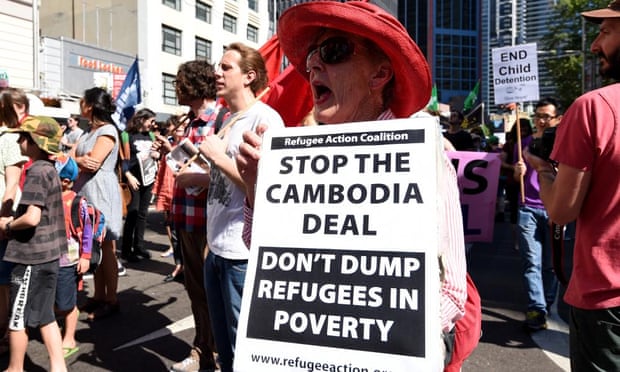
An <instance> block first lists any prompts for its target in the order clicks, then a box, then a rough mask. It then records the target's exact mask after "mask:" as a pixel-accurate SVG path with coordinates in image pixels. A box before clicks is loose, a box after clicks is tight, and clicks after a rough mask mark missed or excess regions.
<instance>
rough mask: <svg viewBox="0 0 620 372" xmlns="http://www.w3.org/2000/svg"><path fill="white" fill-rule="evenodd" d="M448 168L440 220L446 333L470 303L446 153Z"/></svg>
mask: <svg viewBox="0 0 620 372" xmlns="http://www.w3.org/2000/svg"><path fill="white" fill-rule="evenodd" d="M442 155H443V156H442V157H443V159H442V160H441V161H442V164H443V167H444V168H445V172H446V177H445V178H444V182H443V185H441V186H440V190H441V189H443V192H442V194H441V195H440V196H439V197H440V199H441V203H440V204H439V218H440V221H444V223H443V224H441V225H440V226H443V230H442V231H441V232H440V233H441V235H440V244H439V252H438V253H439V255H440V256H441V257H442V261H443V266H444V281H443V282H442V283H441V296H440V312H441V327H442V330H443V331H446V332H448V331H450V330H451V329H452V327H454V324H455V322H456V321H457V320H459V319H460V318H462V317H463V316H464V315H465V302H466V301H467V278H466V274H467V263H466V260H465V237H464V234H463V217H462V213H461V203H460V197H459V188H458V185H457V181H456V180H457V178H456V177H457V176H456V171H455V170H454V167H453V166H452V164H451V163H450V159H448V157H447V156H446V155H445V153H443V152H442Z"/></svg>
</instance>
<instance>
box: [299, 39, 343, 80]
mask: <svg viewBox="0 0 620 372" xmlns="http://www.w3.org/2000/svg"><path fill="white" fill-rule="evenodd" d="M354 51H355V44H353V42H351V41H350V40H349V39H347V38H346V37H342V36H335V37H330V38H329V39H326V40H324V41H323V42H322V43H321V44H319V45H318V46H317V47H315V48H312V49H310V52H309V53H308V56H307V57H306V68H307V67H308V61H309V60H310V58H311V57H312V55H314V53H319V57H320V58H321V61H322V62H323V63H325V64H327V65H335V64H338V63H343V62H346V61H348V60H349V58H351V56H352V55H353V52H354ZM308 71H310V69H309V68H308Z"/></svg>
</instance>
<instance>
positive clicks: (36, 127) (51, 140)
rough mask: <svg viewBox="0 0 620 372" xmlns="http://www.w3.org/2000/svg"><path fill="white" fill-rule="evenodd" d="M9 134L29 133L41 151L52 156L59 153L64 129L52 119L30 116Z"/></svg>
mask: <svg viewBox="0 0 620 372" xmlns="http://www.w3.org/2000/svg"><path fill="white" fill-rule="evenodd" d="M8 132H16V133H20V132H25V133H29V134H30V137H32V139H33V140H34V142H35V143H36V144H37V146H39V148H40V149H41V150H43V151H45V152H47V153H49V154H52V155H55V154H57V153H58V145H59V144H60V138H61V137H62V129H61V128H60V125H59V124H58V122H57V121H56V120H54V119H52V118H50V117H47V116H28V117H27V118H26V120H24V122H23V123H22V125H21V126H20V127H19V128H13V129H9V130H8Z"/></svg>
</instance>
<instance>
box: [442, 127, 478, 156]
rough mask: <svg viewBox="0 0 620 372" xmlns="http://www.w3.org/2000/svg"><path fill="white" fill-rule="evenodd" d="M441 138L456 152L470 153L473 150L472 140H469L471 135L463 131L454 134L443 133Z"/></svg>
mask: <svg viewBox="0 0 620 372" xmlns="http://www.w3.org/2000/svg"><path fill="white" fill-rule="evenodd" d="M443 136H444V137H446V138H447V139H448V141H450V143H452V146H454V148H455V149H456V150H457V151H472V150H473V149H474V140H473V139H472V138H471V134H469V133H468V132H466V131H464V130H460V131H458V132H456V133H448V132H444V133H443Z"/></svg>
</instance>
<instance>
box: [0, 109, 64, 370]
mask: <svg viewBox="0 0 620 372" xmlns="http://www.w3.org/2000/svg"><path fill="white" fill-rule="evenodd" d="M9 131H13V132H17V133H19V139H18V143H19V147H20V150H21V153H22V154H23V155H25V156H28V157H30V158H31V159H32V165H31V166H30V168H29V169H28V170H27V172H26V178H25V182H24V187H23V190H22V197H21V200H20V202H19V205H18V207H17V212H16V216H15V218H13V217H3V218H0V231H1V232H2V233H3V234H4V235H5V236H6V237H7V238H9V239H10V241H9V243H8V246H7V250H6V253H5V255H4V260H5V261H9V262H14V263H15V264H16V265H15V268H14V269H13V272H12V275H11V315H10V318H9V340H10V349H11V356H10V360H9V366H8V368H7V369H6V370H7V371H9V372H12V371H23V370H24V358H25V356H26V349H27V347H28V333H27V332H26V327H39V329H40V332H41V337H42V338H43V342H44V344H45V347H46V348H47V352H48V354H49V357H50V368H49V371H52V372H60V371H66V370H67V367H66V365H65V359H64V358H63V353H62V338H61V335H60V330H59V328H58V324H57V323H56V318H55V315H54V300H55V295H56V282H57V279H58V261H59V258H60V255H61V254H62V253H65V252H66V251H67V238H66V231H65V224H64V215H63V209H62V195H61V188H60V180H59V178H58V173H57V172H56V169H54V163H53V161H51V160H50V155H55V154H57V153H58V150H59V148H58V146H59V143H60V138H61V136H62V130H61V129H60V125H58V123H57V122H56V121H55V120H54V119H52V118H48V117H42V116H38V117H32V116H31V117H27V118H26V119H25V120H24V121H23V123H22V124H21V126H20V127H19V128H15V129H9Z"/></svg>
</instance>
